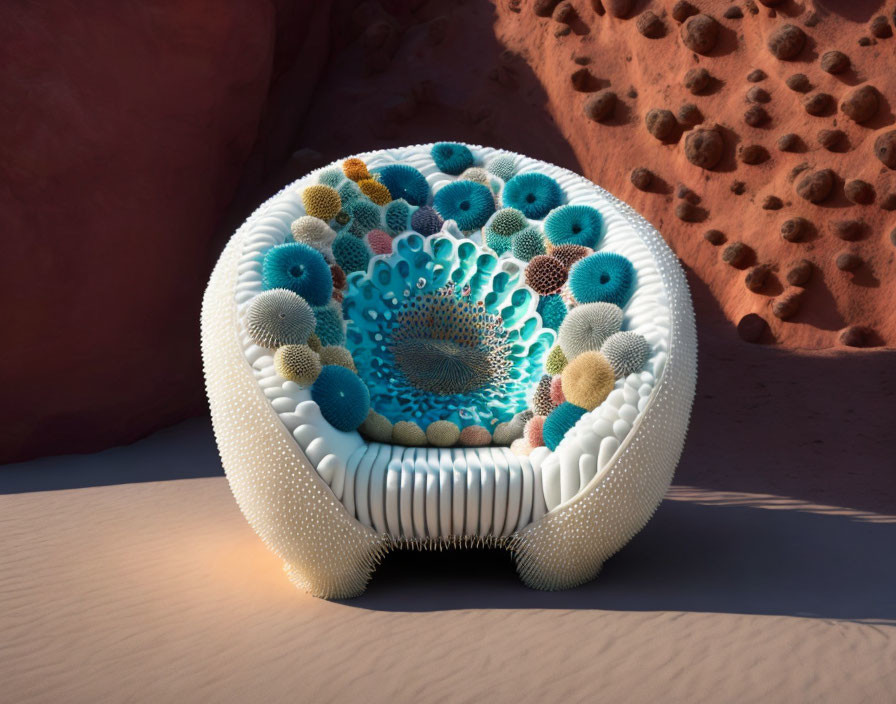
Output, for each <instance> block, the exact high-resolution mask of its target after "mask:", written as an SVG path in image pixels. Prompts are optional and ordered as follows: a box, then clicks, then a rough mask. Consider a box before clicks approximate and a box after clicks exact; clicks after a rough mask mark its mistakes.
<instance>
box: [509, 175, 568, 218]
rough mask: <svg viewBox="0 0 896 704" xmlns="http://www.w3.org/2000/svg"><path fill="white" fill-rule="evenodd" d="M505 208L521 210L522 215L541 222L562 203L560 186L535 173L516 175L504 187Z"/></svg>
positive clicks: (548, 177)
mask: <svg viewBox="0 0 896 704" xmlns="http://www.w3.org/2000/svg"><path fill="white" fill-rule="evenodd" d="M501 197H502V199H503V202H504V206H505V207H509V208H516V209H517V210H521V211H522V212H523V215H525V216H526V217H527V218H532V219H534V220H541V218H543V217H544V216H545V215H547V214H548V213H549V212H551V211H552V210H553V209H554V208H556V207H557V206H558V205H560V203H561V202H562V201H563V190H562V189H561V188H560V184H559V183H557V182H556V181H555V180H554V179H552V178H551V177H550V176H546V175H545V174H540V173H537V172H530V173H525V174H517V175H516V176H514V177H513V178H512V179H510V180H509V181H508V182H507V185H505V186H504V193H503V194H502V196H501Z"/></svg>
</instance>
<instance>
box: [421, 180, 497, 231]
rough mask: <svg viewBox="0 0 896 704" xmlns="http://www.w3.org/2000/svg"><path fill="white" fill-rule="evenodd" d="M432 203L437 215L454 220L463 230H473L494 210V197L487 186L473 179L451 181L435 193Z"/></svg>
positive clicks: (483, 222) (483, 223) (481, 224)
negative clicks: (437, 212)
mask: <svg viewBox="0 0 896 704" xmlns="http://www.w3.org/2000/svg"><path fill="white" fill-rule="evenodd" d="M434 205H435V208H436V210H437V211H439V215H441V216H442V217H443V218H445V219H446V220H454V221H455V222H456V223H457V226H458V227H459V228H460V229H461V230H464V231H469V230H475V229H477V228H480V227H482V226H483V225H485V223H486V222H488V219H489V218H490V217H491V215H492V213H494V212H495V199H494V198H492V192H491V191H490V190H489V189H488V187H487V186H483V185H482V184H481V183H476V182H475V181H453V182H452V183H449V184H448V185H446V186H443V187H442V188H441V189H440V190H439V192H438V193H436V196H435V200H434Z"/></svg>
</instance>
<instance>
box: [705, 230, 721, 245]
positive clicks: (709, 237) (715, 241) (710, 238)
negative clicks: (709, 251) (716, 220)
mask: <svg viewBox="0 0 896 704" xmlns="http://www.w3.org/2000/svg"><path fill="white" fill-rule="evenodd" d="M703 239H705V240H706V241H707V242H709V243H710V244H711V245H713V246H715V247H718V246H719V245H720V244H722V243H723V242H724V241H725V234H724V233H723V232H722V231H721V230H715V229H712V230H707V231H706V232H704V233H703Z"/></svg>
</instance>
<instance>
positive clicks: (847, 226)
mask: <svg viewBox="0 0 896 704" xmlns="http://www.w3.org/2000/svg"><path fill="white" fill-rule="evenodd" d="M831 233H832V234H833V235H834V237H836V238H837V239H841V240H845V241H846V242H853V241H855V240H858V239H861V238H862V235H863V234H864V233H865V223H864V222H862V221H861V220H833V221H832V222H831Z"/></svg>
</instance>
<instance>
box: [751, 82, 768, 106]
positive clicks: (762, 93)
mask: <svg viewBox="0 0 896 704" xmlns="http://www.w3.org/2000/svg"><path fill="white" fill-rule="evenodd" d="M746 98H747V102H748V103H767V102H769V101H770V100H771V99H772V96H771V95H770V94H769V92H768V91H767V90H766V89H765V88H763V87H762V86H753V87H752V88H750V90H748V91H747V95H746Z"/></svg>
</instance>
